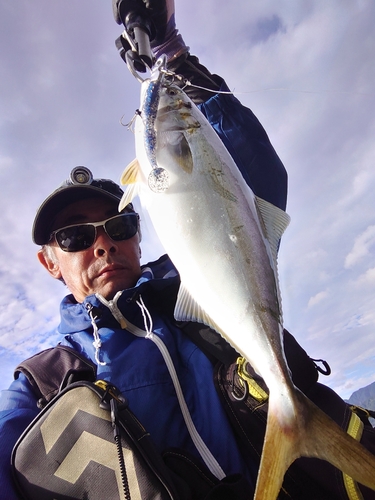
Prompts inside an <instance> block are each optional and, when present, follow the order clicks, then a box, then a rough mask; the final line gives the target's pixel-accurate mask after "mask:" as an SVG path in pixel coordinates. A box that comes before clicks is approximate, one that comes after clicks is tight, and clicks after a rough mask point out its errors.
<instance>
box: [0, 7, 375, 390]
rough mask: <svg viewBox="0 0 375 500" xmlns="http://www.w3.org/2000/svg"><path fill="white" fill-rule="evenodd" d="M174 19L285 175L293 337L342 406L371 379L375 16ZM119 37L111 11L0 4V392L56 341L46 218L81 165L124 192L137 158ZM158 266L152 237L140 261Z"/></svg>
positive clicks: (199, 13)
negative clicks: (41, 223) (40, 233)
mask: <svg viewBox="0 0 375 500" xmlns="http://www.w3.org/2000/svg"><path fill="white" fill-rule="evenodd" d="M176 19H177V24H178V27H179V28H180V31H181V33H182V34H183V36H184V38H185V41H186V43H187V44H188V45H189V46H190V47H191V52H192V53H194V54H196V55H198V56H199V57H200V59H201V61H202V63H204V64H206V65H207V66H208V67H209V68H210V69H211V70H212V71H213V72H216V73H219V74H220V75H222V76H223V77H225V79H226V81H227V83H228V85H229V87H230V88H231V89H233V90H234V92H235V94H236V96H237V97H238V98H239V99H240V100H241V101H242V102H243V103H244V104H245V105H247V106H248V107H250V108H251V109H252V110H253V111H254V113H255V114H256V115H257V116H258V118H259V119H260V121H261V122H262V124H263V125H264V127H265V128H266V130H267V132H268V134H269V136H270V138H271V142H272V143H273V145H274V147H275V149H276V151H277V152H278V154H279V156H280V157H281V159H282V160H283V162H284V164H285V166H286V168H287V170H288V173H289V202H288V213H289V215H290V216H291V219H292V222H291V224H290V226H289V228H288V229H287V231H286V233H285V235H284V237H283V242H282V245H281V249H280V265H279V267H280V281H281V291H282V297H283V306H284V317H285V326H286V327H287V328H288V329H289V330H290V331H291V332H292V333H293V334H294V335H295V336H296V338H297V339H298V341H299V342H300V343H301V344H302V346H303V347H304V348H305V349H306V350H307V352H308V353H309V354H310V355H311V356H312V357H314V358H324V359H326V360H327V361H328V362H329V363H330V365H331V367H332V375H331V376H330V377H328V378H324V379H323V380H322V382H324V383H327V384H328V385H330V386H331V387H333V388H334V389H335V390H336V391H338V392H339V394H340V395H342V396H343V397H348V396H350V394H351V393H352V392H353V391H354V390H356V389H358V388H360V387H362V386H365V385H368V384H369V383H371V382H373V381H374V380H375V375H374V356H375V346H374V334H375V298H374V288H375V262H374V255H375V202H374V194H373V193H374V191H375V169H374V162H375V144H374V136H375V116H374V113H373V110H374V109H375V106H374V101H375V91H374V82H375V60H374V49H373V47H374V46H375V40H374V38H375V33H374V29H373V26H374V22H375V4H374V2H372V0H330V1H329V2H322V1H320V0H305V1H304V2H300V1H299V0H263V1H262V2H244V1H240V0H232V1H231V2H227V1H224V0H215V1H214V0H205V1H204V2H201V1H198V0H189V2H187V1H185V2H183V1H182V0H176ZM120 32H121V29H120V27H119V26H118V25H117V24H116V23H115V22H114V21H113V18H112V9H111V2H110V1H109V0H105V1H104V0H79V1H76V2H73V1H69V2H51V1H50V0H34V1H33V2H28V1H27V0H19V1H18V2H17V3H16V2H2V3H1V5H0V38H1V47H2V50H1V54H0V89H1V92H0V100H1V105H0V109H1V115H0V182H1V190H2V194H1V198H0V204H1V214H2V215H1V219H0V228H1V232H0V235H1V237H0V255H1V259H0V277H1V288H0V295H1V297H0V298H1V301H0V303H1V308H0V325H1V326H0V329H1V331H0V360H1V363H0V374H1V378H0V380H1V382H0V388H3V387H7V386H8V385H9V383H10V381H11V379H12V371H13V368H14V367H15V365H16V364H17V362H18V361H20V360H22V359H23V358H25V357H27V356H29V355H31V354H33V353H34V352H37V351H39V350H40V349H42V348H46V347H48V346H49V345H53V344H54V343H56V341H57V340H58V335H57V334H56V333H54V331H55V328H56V326H57V324H58V309H59V301H60V299H61V298H62V297H63V296H64V295H65V293H66V290H65V288H64V286H63V285H62V284H61V283H59V282H54V281H53V280H52V279H51V278H50V277H49V276H48V275H47V273H46V272H45V270H44V269H42V267H41V266H40V265H39V264H38V262H37V260H36V257H35V254H36V251H37V247H36V246H35V245H34V244H33V243H32V241H31V236H30V232H31V226H32V222H33V218H34V215H35V213H36V210H37V208H38V206H39V204H40V203H41V202H42V200H43V199H44V198H45V197H46V196H47V195H48V194H49V193H50V192H51V191H52V190H53V189H54V188H56V187H57V186H58V185H59V184H60V183H61V182H62V181H63V180H64V179H65V178H66V177H67V176H68V174H69V172H70V170H71V169H72V168H73V167H75V166H76V165H86V166H87V167H89V168H90V169H91V170H92V171H93V173H94V175H95V176H97V177H99V176H100V177H110V178H113V179H114V180H119V178H120V175H121V173H122V171H123V169H124V167H125V166H126V165H127V164H128V163H129V162H130V161H131V160H132V159H133V157H134V144H133V143H134V138H133V136H132V134H131V132H129V131H127V130H126V128H125V127H123V126H121V124H120V121H121V119H122V120H123V121H124V122H127V121H129V120H130V119H131V117H132V115H133V113H134V111H135V109H136V108H137V107H138V102H139V92H140V88H139V83H138V82H137V81H136V80H135V79H134V78H133V77H132V76H131V75H130V73H128V71H127V69H126V66H125V65H124V64H123V62H122V61H121V59H120V57H119V56H118V55H117V51H116V49H115V46H114V40H115V39H116V38H117V36H119V34H120ZM122 117H123V118H122ZM162 252H163V250H162V249H161V247H160V244H159V243H158V242H157V239H156V237H155V235H154V234H153V233H152V230H151V229H150V228H145V229H144V239H143V262H146V261H148V260H153V259H156V258H157V257H158V256H159V255H160V254H161V253H162ZM51 332H52V333H51Z"/></svg>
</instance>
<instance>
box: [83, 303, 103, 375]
mask: <svg viewBox="0 0 375 500" xmlns="http://www.w3.org/2000/svg"><path fill="white" fill-rule="evenodd" d="M87 310H88V313H89V316H90V320H91V324H92V328H93V332H92V334H93V336H94V342H93V343H92V345H93V346H94V347H95V361H96V362H97V364H98V365H101V366H105V365H106V364H107V363H106V362H105V361H100V359H99V354H100V348H101V346H102V341H101V340H100V335H99V328H98V325H97V324H96V321H95V320H96V319H97V316H94V313H93V307H91V308H88V307H87Z"/></svg>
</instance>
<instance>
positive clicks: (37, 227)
mask: <svg viewBox="0 0 375 500" xmlns="http://www.w3.org/2000/svg"><path fill="white" fill-rule="evenodd" d="M123 194H124V192H123V190H122V189H121V188H120V186H119V185H118V184H116V183H115V182H113V181H111V180H110V179H94V178H93V175H92V173H91V171H90V170H89V169H88V168H86V167H75V168H73V170H72V171H71V173H70V177H69V179H67V180H66V181H64V182H63V183H62V184H61V186H59V187H58V188H57V189H56V190H55V191H54V192H53V193H52V194H51V195H50V196H48V198H46V199H45V200H44V202H43V203H42V204H41V206H40V207H39V210H38V212H37V214H36V216H35V219H34V225H33V230H32V238H33V241H34V243H36V244H37V245H45V244H46V243H48V241H49V239H50V235H51V232H52V224H53V222H54V220H55V218H56V215H57V214H58V213H59V212H60V211H61V210H62V209H63V208H65V207H67V206H68V205H70V204H71V203H74V202H76V201H79V200H83V199H85V198H92V197H93V196H102V197H103V198H106V199H109V200H113V201H115V202H116V203H119V202H120V200H121V198H122V195H123ZM126 209H127V210H128V211H134V209H133V205H132V204H131V203H130V204H129V205H128V206H127V207H126Z"/></svg>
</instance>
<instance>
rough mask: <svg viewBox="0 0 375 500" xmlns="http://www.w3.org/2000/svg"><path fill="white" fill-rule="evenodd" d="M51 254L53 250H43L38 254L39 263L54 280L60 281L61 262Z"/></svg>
mask: <svg viewBox="0 0 375 500" xmlns="http://www.w3.org/2000/svg"><path fill="white" fill-rule="evenodd" d="M51 252H53V249H52V248H50V249H49V250H47V249H46V248H45V247H44V248H41V249H40V250H39V251H38V253H37V257H38V260H39V262H40V263H41V264H42V266H43V267H45V268H46V269H47V271H48V272H49V273H50V275H51V276H52V277H53V278H56V279H57V280H59V279H61V278H62V274H61V271H60V266H59V262H58V260H57V259H56V258H54V257H55V256H52V255H51Z"/></svg>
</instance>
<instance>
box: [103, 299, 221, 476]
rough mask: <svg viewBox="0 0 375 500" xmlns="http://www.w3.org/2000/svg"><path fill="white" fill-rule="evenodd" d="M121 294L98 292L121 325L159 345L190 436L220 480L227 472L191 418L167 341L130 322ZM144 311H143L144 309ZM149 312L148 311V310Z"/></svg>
mask: <svg viewBox="0 0 375 500" xmlns="http://www.w3.org/2000/svg"><path fill="white" fill-rule="evenodd" d="M120 295H121V292H118V293H117V294H116V295H115V297H114V299H113V300H111V301H107V300H106V299H104V297H102V296H101V295H99V294H97V298H98V299H99V300H100V302H102V303H103V304H104V305H105V306H107V307H108V308H109V310H110V311H111V313H112V314H113V316H114V318H115V319H116V320H117V321H118V322H119V323H120V325H122V324H124V325H126V326H125V327H123V328H126V329H127V330H128V331H129V332H130V333H132V334H133V335H135V336H136V337H143V338H145V339H149V340H152V342H154V344H155V345H156V346H157V348H158V349H159V351H160V353H161V355H162V356H163V359H164V362H165V364H166V366H167V369H168V372H169V375H170V377H171V379H172V383H173V386H174V389H175V391H176V395H177V400H178V402H179V405H180V409H181V413H182V416H183V418H184V421H185V424H186V427H187V430H188V432H189V434H190V437H191V439H192V441H193V443H194V445H195V447H196V448H197V450H198V452H199V454H200V456H201V457H202V459H203V461H204V463H205V464H206V465H207V467H208V469H209V470H210V471H211V472H212V474H214V475H215V476H216V477H217V478H218V479H219V480H221V479H223V478H224V477H225V473H224V471H223V469H222V468H221V466H220V464H219V463H218V461H217V460H216V458H215V457H214V456H213V455H212V453H211V451H210V450H209V449H208V447H207V445H206V444H205V442H204V441H203V439H202V437H201V436H200V434H199V432H198V431H197V428H196V427H195V425H194V422H193V420H192V418H191V415H190V412H189V409H188V406H187V404H186V401H185V398H184V395H183V392H182V388H181V385H180V381H179V380H178V376H177V372H176V369H175V366H174V364H173V360H172V358H171V356H170V354H169V351H168V348H167V346H166V345H165V343H164V342H163V341H162V339H161V338H160V337H158V336H157V335H156V334H154V333H153V332H152V331H151V330H150V331H146V330H142V329H141V328H138V327H137V326H135V325H133V324H132V323H130V322H129V321H128V320H127V319H126V318H125V317H124V316H123V314H122V313H121V311H120V310H119V308H118V306H117V300H118V299H119V297H120ZM142 313H143V311H142ZM147 313H148V311H147Z"/></svg>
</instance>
